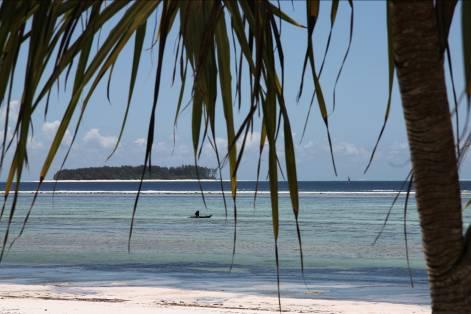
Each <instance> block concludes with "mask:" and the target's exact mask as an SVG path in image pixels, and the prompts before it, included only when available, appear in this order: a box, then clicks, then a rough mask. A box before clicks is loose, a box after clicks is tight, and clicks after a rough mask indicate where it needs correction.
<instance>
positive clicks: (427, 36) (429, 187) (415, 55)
mask: <svg viewBox="0 0 471 314" xmlns="http://www.w3.org/2000/svg"><path fill="white" fill-rule="evenodd" d="M388 5H389V10H390V14H391V15H390V17H391V30H392V36H393V39H392V40H393V52H394V61H395V64H396V69H397V74H398V81H399V86H400V91H401V98H402V106H403V109H404V117H405V121H406V126H407V136H408V140H409V147H410V152H411V160H412V167H413V172H414V184H415V190H416V201H417V208H418V211H419V217H420V225H421V229H422V241H423V249H424V254H425V258H426V263H427V270H428V276H429V283H430V293H431V297H432V311H433V313H471V267H470V264H471V263H469V261H467V259H468V258H466V257H465V256H466V255H468V254H466V251H467V249H466V246H467V244H466V243H467V241H465V239H464V237H463V229H462V224H463V222H462V210H461V197H460V186H459V179H458V169H457V160H456V156H455V147H454V139H453V132H452V123H451V115H450V111H449V106H448V99H447V91H446V85H445V74H444V64H443V54H442V49H441V48H440V47H441V44H440V35H439V34H440V32H439V30H438V27H437V19H436V11H435V9H434V6H433V1H432V0H430V1H389V2H388Z"/></svg>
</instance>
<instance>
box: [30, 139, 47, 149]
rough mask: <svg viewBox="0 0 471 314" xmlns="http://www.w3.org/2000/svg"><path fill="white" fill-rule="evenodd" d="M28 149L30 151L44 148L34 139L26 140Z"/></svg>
mask: <svg viewBox="0 0 471 314" xmlns="http://www.w3.org/2000/svg"><path fill="white" fill-rule="evenodd" d="M28 147H30V148H32V149H41V148H43V147H44V145H43V143H42V142H41V141H39V140H38V139H37V138H35V137H29V138H28Z"/></svg>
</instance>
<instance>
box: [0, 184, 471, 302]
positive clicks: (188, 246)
mask: <svg viewBox="0 0 471 314" xmlns="http://www.w3.org/2000/svg"><path fill="white" fill-rule="evenodd" d="M138 184H139V183H138V182H129V181H120V182H116V181H114V182H110V181H95V182H81V181H76V182H58V183H57V184H56V183H55V182H46V183H45V184H44V185H43V187H42V189H41V194H40V195H39V197H38V199H37V202H36V205H35V206H34V208H33V212H32V215H31V217H30V220H29V223H28V225H27V227H26V231H25V233H24V234H23V236H22V237H21V238H19V239H18V240H17V241H16V243H15V244H14V246H13V247H12V249H11V250H10V251H9V252H8V254H7V256H6V258H5V260H4V262H3V263H2V264H1V265H0V282H16V283H17V282H25V283H51V282H69V283H70V282H72V283H75V284H81V283H83V284H100V285H106V284H116V283H117V282H121V283H123V284H127V285H133V284H134V285H163V284H164V282H165V283H168V282H172V284H171V285H175V286H179V287H189V286H191V287H199V288H205V287H206V288H207V289H210V288H209V287H210V286H211V284H213V285H214V284H215V283H216V284H218V285H219V287H221V285H222V286H224V287H225V289H235V288H237V289H239V290H243V289H244V287H245V288H247V289H249V288H250V287H251V285H253V284H254V282H264V283H265V282H266V283H267V285H268V286H269V287H271V288H270V289H267V290H266V291H259V292H260V293H270V294H271V293H276V277H275V254H274V239H273V228H272V224H271V222H272V220H271V205H270V195H269V193H268V186H267V183H266V182H261V183H260V185H259V191H260V192H259V194H258V197H257V199H256V201H255V204H254V190H255V182H253V181H241V182H239V184H238V189H239V191H240V193H239V194H238V197H237V241H236V254H235V257H234V267H233V269H232V271H231V272H229V266H230V265H231V260H232V249H233V243H234V242H233V235H234V220H233V218H234V214H233V207H234V206H233V203H232V199H231V198H230V195H229V194H227V195H226V201H227V216H226V213H225V209H224V202H223V198H222V192H221V187H220V183H219V182H218V181H203V182H201V187H202V189H203V190H204V195H205V200H206V207H205V205H204V203H203V198H202V196H201V194H200V185H199V183H198V182H196V181H151V182H145V183H144V186H143V193H142V195H141V197H140V199H139V204H138V209H137V213H136V222H135V227H134V232H133V236H132V242H131V252H130V253H128V250H127V244H128V232H129V225H130V218H131V212H132V207H133V203H134V199H135V194H136V190H137V187H138ZM1 185H2V186H1V188H2V189H4V186H3V184H1ZM36 185H37V183H35V182H25V183H23V184H22V185H21V187H20V190H21V193H20V197H19V203H18V209H17V212H16V214H15V218H14V220H13V225H12V226H13V228H12V236H11V238H14V236H15V235H16V234H17V233H18V231H19V228H20V226H21V224H22V221H23V219H24V216H25V214H26V212H27V209H28V208H29V204H30V203H31V201H32V197H33V193H34V190H35V188H36ZM401 185H402V182H396V181H355V182H342V181H325V182H320V181H315V182H314V181H313V182H299V190H300V207H301V208H300V214H299V221H300V227H301V232H302V247H303V253H304V267H305V271H304V280H303V278H302V275H301V272H300V250H299V244H298V240H297V236H296V228H295V223H294V216H293V212H292V209H291V203H290V198H289V194H288V187H287V184H286V182H280V235H279V254H280V271H281V280H282V286H281V288H282V295H296V296H299V297H316V298H341V299H360V300H373V301H389V302H406V303H407V302H410V303H428V302H429V297H428V292H427V283H426V281H427V280H426V273H425V271H424V259H423V256H422V251H421V238H420V232H419V231H420V230H419V225H418V220H417V211H416V207H415V200H414V193H413V192H412V193H411V199H410V202H409V206H408V210H407V217H406V229H407V236H408V250H409V258H410V265H411V269H410V271H411V274H412V277H413V281H414V284H415V285H414V288H411V287H410V279H409V271H408V268H407V261H406V250H405V241H404V199H405V193H402V194H401V196H400V197H399V200H398V202H397V204H396V206H395V207H394V208H393V209H392V212H391V215H390V217H389V221H388V223H387V225H386V227H385V229H384V232H383V234H382V236H381V238H380V239H379V240H378V241H377V242H376V244H375V245H373V241H374V239H375V237H376V236H377V234H378V232H379V231H380V230H381V226H382V225H383V221H384V219H385V216H386V214H387V212H388V209H389V208H390V206H391V204H392V201H393V199H394V197H395V195H396V193H397V191H398V190H399V189H400V187H401ZM224 189H225V191H226V193H227V191H228V190H229V183H228V182H224ZM462 191H463V203H464V202H465V201H467V199H469V198H471V182H470V181H466V182H462ZM254 205H255V206H254ZM6 210H7V213H8V210H9V207H8V206H7V208H6ZM196 210H199V211H200V213H201V214H211V215H213V216H212V217H211V218H210V219H190V218H189V216H191V215H192V214H193V213H194V212H195V211H196ZM464 218H465V223H470V222H471V212H470V210H469V209H468V210H464ZM5 222H6V220H5V218H3V219H2V222H1V226H2V227H1V229H0V231H2V235H3V231H4V230H5V229H4V228H5ZM163 278H166V280H164V279H163ZM169 278H171V280H168V279H169ZM311 288H312V289H316V291H321V293H318V294H315V295H312V294H308V293H305V291H306V289H311Z"/></svg>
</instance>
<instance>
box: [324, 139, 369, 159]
mask: <svg viewBox="0 0 471 314" xmlns="http://www.w3.org/2000/svg"><path fill="white" fill-rule="evenodd" d="M333 151H334V153H337V154H342V155H344V156H353V157H366V156H368V155H369V152H368V151H367V150H366V149H364V148H363V147H358V146H356V145H355V144H352V143H346V142H341V143H337V144H334V145H333Z"/></svg>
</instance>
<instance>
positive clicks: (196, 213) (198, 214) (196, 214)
mask: <svg viewBox="0 0 471 314" xmlns="http://www.w3.org/2000/svg"><path fill="white" fill-rule="evenodd" d="M199 216H200V211H199V210H197V211H196V212H195V217H196V218H199Z"/></svg>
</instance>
